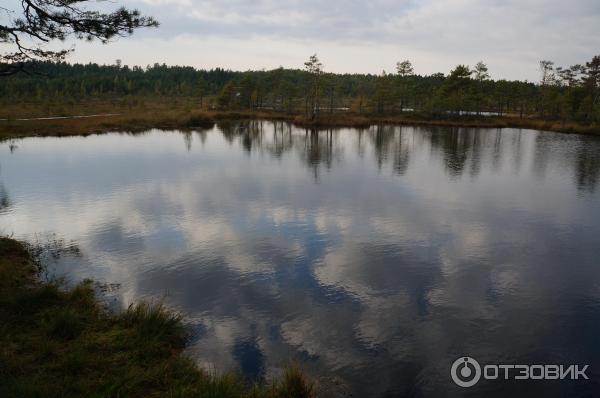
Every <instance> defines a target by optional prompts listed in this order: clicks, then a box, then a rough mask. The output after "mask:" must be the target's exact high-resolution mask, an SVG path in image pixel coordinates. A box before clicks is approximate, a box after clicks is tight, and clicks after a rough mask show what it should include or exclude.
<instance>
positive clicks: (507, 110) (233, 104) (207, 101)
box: [0, 55, 600, 124]
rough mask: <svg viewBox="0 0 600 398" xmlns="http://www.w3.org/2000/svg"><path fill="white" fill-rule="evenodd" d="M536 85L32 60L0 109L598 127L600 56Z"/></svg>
mask: <svg viewBox="0 0 600 398" xmlns="http://www.w3.org/2000/svg"><path fill="white" fill-rule="evenodd" d="M539 67H540V80H539V81H538V82H527V81H514V80H513V81H509V80H504V79H502V80H493V79H491V78H490V74H489V71H488V67H487V65H485V64H484V63H483V62H479V63H477V64H476V65H475V66H474V67H469V66H468V65H458V66H456V67H455V68H454V69H453V70H451V71H450V72H449V73H447V74H444V73H435V74H432V75H427V76H421V75H418V74H415V73H414V71H413V67H412V64H411V62H410V61H408V60H405V61H402V62H398V64H397V65H396V70H395V71H393V72H391V73H388V72H385V71H383V72H382V73H381V74H378V75H374V74H335V73H328V72H326V70H324V68H323V65H322V64H321V63H320V61H319V59H318V58H317V56H316V55H313V56H311V57H310V59H309V60H308V61H307V62H306V63H305V65H304V68H299V69H284V68H278V69H274V70H270V71H245V72H238V71H230V70H225V69H221V68H216V69H211V70H197V69H195V68H192V67H181V66H167V65H164V64H163V65H161V64H154V65H152V66H147V67H145V68H143V67H139V66H134V67H128V66H126V65H122V64H121V62H120V61H117V62H115V64H114V65H98V64H93V63H90V64H85V65H82V64H69V63H65V62H36V63H32V64H31V65H27V68H26V70H28V71H29V72H28V73H20V74H14V75H12V76H8V77H4V78H2V79H0V99H2V100H3V101H11V102H15V101H57V102H60V101H65V100H71V101H73V100H82V99H87V98H97V99H103V98H115V97H119V98H128V97H140V96H144V97H147V96H150V97H151V96H161V97H179V96H181V97H194V98H196V99H197V104H198V107H200V108H205V109H222V110H258V109H262V110H272V111H280V112H295V113H300V112H304V113H305V114H306V115H307V116H308V117H310V118H315V117H318V116H319V114H320V113H325V112H345V111H352V112H355V113H359V114H362V113H364V114H382V115H394V114H401V113H406V112H416V113H419V114H423V115H427V116H428V117H432V118H436V117H449V116H453V115H464V114H468V115H486V114H490V113H491V114H494V115H499V116H503V115H511V116H514V117H531V116H534V117H538V118H542V119H552V120H562V121H565V122H566V121H576V122H580V123H586V124H592V123H598V122H600V56H595V57H593V59H592V60H591V61H589V62H586V63H584V64H580V65H573V66H570V67H556V66H555V65H554V63H553V62H551V61H540V64H539Z"/></svg>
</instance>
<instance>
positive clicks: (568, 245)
mask: <svg viewBox="0 0 600 398" xmlns="http://www.w3.org/2000/svg"><path fill="white" fill-rule="evenodd" d="M0 233H3V234H14V236H15V237H17V238H21V239H27V240H29V241H34V242H55V243H56V244H57V245H64V246H67V247H70V246H73V247H77V248H78V249H79V250H78V251H72V252H71V253H70V254H69V253H66V254H65V255H61V256H55V257H52V256H49V257H48V259H47V261H48V267H49V271H48V272H49V273H50V276H53V277H59V276H64V277H65V278H66V279H67V280H68V281H69V282H70V283H76V282H77V281H79V280H81V279H83V278H92V279H94V280H95V281H98V282H101V283H103V284H105V285H104V286H103V291H104V294H105V296H106V300H107V302H109V304H110V305H112V306H115V307H125V306H127V305H128V304H129V303H131V302H134V301H136V300H139V299H144V298H145V299H155V300H163V301H164V302H165V303H166V304H168V305H169V306H171V307H173V308H175V309H177V310H178V311H181V312H182V313H183V314H184V315H185V316H186V321H187V322H188V323H189V327H190V330H192V331H193V337H192V340H191V343H190V347H189V350H188V352H189V354H190V355H191V356H193V358H195V359H196V360H197V361H198V363H199V364H200V365H202V366H204V367H206V368H210V369H217V370H236V371H239V372H242V373H243V374H244V375H245V376H246V377H248V378H250V379H253V380H261V379H268V378H269V377H271V376H273V375H277V374H278V372H279V371H280V370H281V369H282V368H283V367H285V366H286V365H287V364H288V363H290V361H297V362H299V363H300V364H301V365H302V367H303V368H304V369H305V370H306V371H307V373H308V374H310V375H311V376H313V377H314V378H315V379H317V380H318V381H319V383H320V385H321V386H322V390H323V391H325V393H324V395H325V396H330V394H331V395H333V396H350V394H353V395H352V396H355V397H365V396H374V397H379V396H456V395H472V396H479V395H482V394H487V395H488V396H507V395H510V394H511V392H516V391H518V392H520V393H523V392H528V393H530V394H540V395H541V394H544V395H545V396H564V395H570V396H589V395H593V394H595V393H597V392H598V389H599V388H600V386H599V381H600V340H599V336H600V139H599V138H597V137H591V136H579V135H564V134H558V133H549V132H536V131H532V130H519V129H502V130H500V129H452V128H413V127H398V126H380V127H377V126H373V127H371V128H369V129H364V130H357V129H337V130H326V131H319V132H316V131H307V130H305V129H300V128H297V127H293V126H291V125H289V124H286V123H283V122H267V121H239V122H222V123H220V124H218V125H216V126H215V127H214V128H213V129H210V130H199V131H193V132H180V131H158V130H152V131H148V132H145V133H142V134H126V133H111V134H105V135H92V136H87V137H81V136H74V137H66V138H58V137H48V138H26V139H23V140H18V141H14V142H10V143H9V142H3V143H0ZM49 244H52V243H49ZM462 356H470V357H473V358H475V359H476V360H477V361H479V363H480V364H482V365H483V364H565V365H569V364H581V365H584V364H588V365H589V369H588V370H587V376H588V377H589V380H568V381H539V380H536V381H504V380H481V381H480V382H479V383H478V384H477V385H476V386H474V387H472V388H468V389H464V388H461V387H458V386H457V385H455V384H454V383H453V382H452V380H451V377H450V368H451V365H452V363H453V362H454V361H455V360H456V359H457V358H459V357H462Z"/></svg>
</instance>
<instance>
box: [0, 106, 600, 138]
mask: <svg viewBox="0 0 600 398" xmlns="http://www.w3.org/2000/svg"><path fill="white" fill-rule="evenodd" d="M240 119H261V120H272V121H284V122H289V123H292V124H294V125H296V126H298V127H305V128H314V129H327V128H351V127H354V128H367V127H370V126H372V125H378V124H394V125H402V126H423V127H456V128H461V127H463V128H525V129H534V130H540V131H551V132H560V133H569V134H590V135H600V126H597V125H581V124H575V123H562V122H561V121H549V120H541V119H537V118H532V117H524V118H519V117H516V116H474V115H469V116H451V117H447V118H425V117H423V116H420V115H417V114H405V115H369V114H357V113H350V112H348V113H335V112H334V113H327V112H324V113H323V114H321V115H320V116H319V117H318V118H316V119H312V120H311V119H308V118H305V117H304V116H303V115H299V114H295V113H282V112H274V111H239V112H238V111H214V110H198V111H193V110H168V109H165V110H133V111H126V110H123V112H121V113H112V112H111V113H102V112H98V113H93V114H90V115H82V114H78V115H75V116H68V115H60V116H44V117H18V118H15V119H2V120H0V139H2V140H5V139H14V138H22V137H31V136H67V135H88V134H102V133H106V132H114V131H130V132H139V131H144V130H148V129H152V128H158V129H183V130H185V129H197V128H212V126H213V125H214V124H215V123H217V122H219V121H222V120H240Z"/></svg>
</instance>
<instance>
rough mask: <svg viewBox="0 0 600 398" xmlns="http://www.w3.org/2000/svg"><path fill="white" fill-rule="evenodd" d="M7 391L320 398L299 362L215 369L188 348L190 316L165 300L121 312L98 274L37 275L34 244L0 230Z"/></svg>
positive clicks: (0, 346)
mask: <svg viewBox="0 0 600 398" xmlns="http://www.w3.org/2000/svg"><path fill="white" fill-rule="evenodd" d="M0 275H1V277H0V396H1V397H81V396H89V397H108V396H122V397H125V396H135V397H138V396H139V397H153V396H168V397H214V398H218V397H266V398H275V397H313V396H315V389H314V387H313V385H312V383H311V382H309V381H308V380H307V379H306V377H305V376H304V375H303V374H302V372H300V371H299V370H298V369H297V368H295V367H293V368H290V369H289V370H288V371H287V372H286V373H285V374H284V375H283V377H282V379H281V380H276V381H273V382H272V383H270V384H261V385H249V384H248V383H245V382H244V381H243V380H242V379H241V378H239V377H237V376H235V375H233V374H224V375H211V374H208V373H206V372H205V371H203V370H202V369H199V368H198V367H197V366H196V365H195V364H194V362H193V361H192V360H191V359H190V358H187V357H186V356H185V355H183V354H182V350H183V348H184V346H185V342H186V338H187V331H186V328H185V327H184V326H183V323H182V319H181V316H180V315H178V314H176V313H174V312H173V311H171V310H169V309H167V308H166V307H164V306H163V305H162V304H160V303H138V304H135V305H132V306H130V307H129V308H128V309H127V310H125V311H124V312H122V313H119V314H115V313H110V312H108V311H107V310H106V309H104V308H103V307H102V306H101V305H99V304H98V301H97V300H96V297H95V292H94V289H93V284H92V283H91V281H84V282H82V283H81V284H79V285H78V286H76V287H75V288H73V289H65V288H64V287H63V286H61V285H60V284H59V283H47V282H42V281H40V280H38V279H36V272H35V265H34V262H33V261H32V258H31V257H30V255H29V253H28V251H27V250H26V248H25V246H24V245H23V244H21V243H19V242H16V241H14V240H12V239H9V238H0Z"/></svg>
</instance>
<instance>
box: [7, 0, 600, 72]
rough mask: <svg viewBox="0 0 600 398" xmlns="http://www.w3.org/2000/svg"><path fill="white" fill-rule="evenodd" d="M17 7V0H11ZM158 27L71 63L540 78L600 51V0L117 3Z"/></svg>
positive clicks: (89, 49)
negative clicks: (546, 67)
mask: <svg viewBox="0 0 600 398" xmlns="http://www.w3.org/2000/svg"><path fill="white" fill-rule="evenodd" d="M9 1H11V0H9ZM118 5H125V6H126V7H129V8H137V9H139V10H140V11H142V12H143V13H144V14H147V15H152V16H154V17H155V18H156V19H157V20H158V21H159V22H160V23H161V26H160V28H158V29H146V30H143V31H137V32H136V33H135V34H134V35H133V36H132V37H130V38H126V39H119V40H118V41H117V42H115V43H110V44H109V45H108V46H103V45H101V44H99V43H95V44H87V43H81V42H79V43H77V44H76V51H75V53H74V54H73V55H72V56H71V57H70V60H71V61H73V62H88V61H93V62H100V63H113V62H114V61H115V60H116V59H121V60H122V61H123V63H124V64H127V65H142V66H145V65H148V64H153V63H155V62H159V63H166V64H169V65H191V66H195V67H199V68H213V67H224V68H228V69H233V70H248V69H263V68H264V69H272V68H276V67H279V66H284V67H289V68H298V67H301V66H302V65H303V62H304V61H305V60H306V59H307V58H308V57H309V56H310V55H311V54H313V53H317V54H318V55H319V57H320V58H321V60H322V62H323V63H324V65H325V68H326V70H327V71H331V72H358V73H381V71H382V70H386V71H387V72H392V71H394V68H395V64H396V62H397V61H400V60H404V59H409V60H411V61H412V62H413V64H414V67H415V72H417V73H419V74H431V73H435V72H444V73H447V72H448V71H449V70H450V69H452V68H453V67H454V66H456V65H457V64H459V63H465V64H469V65H474V64H475V63H476V62H477V61H480V60H482V61H484V62H485V63H486V64H488V66H489V68H490V72H491V75H492V77H494V78H507V79H521V80H530V81H537V80H538V79H539V71H538V62H539V61H540V60H541V59H550V60H553V61H555V62H556V63H557V65H565V66H569V65H572V64H576V63H583V62H586V61H588V60H590V59H591V58H592V56H594V55H597V54H598V53H600V35H598V31H599V30H598V29H599V28H598V26H600V1H598V0H570V1H566V0H560V1H558V0H479V1H477V0H443V1H442V0H395V1H393V0H371V1H357V0H304V1H299V0H230V1H227V0H220V1H213V0H114V1H111V2H104V3H101V7H116V6H118Z"/></svg>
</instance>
